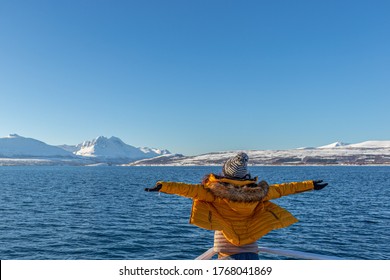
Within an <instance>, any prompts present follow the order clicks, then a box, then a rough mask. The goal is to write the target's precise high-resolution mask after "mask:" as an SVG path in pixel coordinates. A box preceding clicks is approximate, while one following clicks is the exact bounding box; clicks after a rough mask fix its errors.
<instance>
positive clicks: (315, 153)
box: [0, 134, 390, 166]
mask: <svg viewBox="0 0 390 280" xmlns="http://www.w3.org/2000/svg"><path fill="white" fill-rule="evenodd" d="M245 152H246V153H247V154H248V155H249V158H250V164H252V165H342V164H350V165H376V164H382V165H390V141H366V142H361V143H356V144H346V143H343V142H335V143H332V144H329V145H325V146H320V147H304V148H297V149H290V150H249V151H245ZM236 153H237V151H225V152H214V153H207V154H202V155H196V156H184V155H181V154H171V153H170V152H169V151H168V150H160V149H154V148H148V147H139V148H136V147H134V146H131V145H128V144H126V143H124V142H123V141H122V140H121V139H119V138H117V137H110V138H106V137H104V136H99V137H97V138H96V139H93V140H90V141H84V142H83V143H80V144H78V145H61V146H52V145H48V144H46V143H44V142H42V141H39V140H36V139H32V138H25V137H22V136H19V135H17V134H11V135H9V136H6V137H3V138H0V165H96V164H110V165H111V164H114V165H131V166H134V165H147V166H149V165H172V166H186V165H221V164H222V163H223V162H225V161H226V160H227V159H228V158H230V157H232V156H233V155H235V154H236Z"/></svg>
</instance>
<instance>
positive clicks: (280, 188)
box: [264, 181, 314, 200]
mask: <svg viewBox="0 0 390 280" xmlns="http://www.w3.org/2000/svg"><path fill="white" fill-rule="evenodd" d="M313 189H314V185H313V181H304V182H292V183H283V184H275V185H271V186H269V190H268V194H267V195H266V197H265V198H264V200H271V199H276V198H280V197H282V196H285V195H290V194H296V193H301V192H305V191H311V190H313Z"/></svg>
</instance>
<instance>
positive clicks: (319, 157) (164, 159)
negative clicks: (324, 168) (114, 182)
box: [129, 141, 390, 166]
mask: <svg viewBox="0 0 390 280" xmlns="http://www.w3.org/2000/svg"><path fill="white" fill-rule="evenodd" d="M244 152H246V153H247V154H248V156H249V158H250V164H252V165H329V164H332V165H338V164H350V165H367V164H386V165H388V164H390V141H366V142H362V143H357V144H345V143H341V142H336V143H332V144H329V145H325V146H321V147H317V148H299V149H292V150H256V151H253V150H251V151H244ZM236 153H237V151H226V152H218V153H208V154H203V155H197V156H189V157H184V156H160V157H156V158H152V159H145V160H140V161H136V162H133V163H130V164H129V165H176V166H182V165H183V166H184V165H222V164H223V163H224V162H225V161H226V160H227V159H228V158H230V157H232V156H234V155H235V154H236Z"/></svg>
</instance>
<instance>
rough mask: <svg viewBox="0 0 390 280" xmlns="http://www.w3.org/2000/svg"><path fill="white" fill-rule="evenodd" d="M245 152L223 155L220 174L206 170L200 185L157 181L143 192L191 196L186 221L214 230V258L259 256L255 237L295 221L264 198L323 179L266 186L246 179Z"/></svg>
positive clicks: (307, 187) (319, 185) (305, 187)
mask: <svg viewBox="0 0 390 280" xmlns="http://www.w3.org/2000/svg"><path fill="white" fill-rule="evenodd" d="M248 160H249V158H248V155H247V154H245V153H238V154H237V155H236V156H234V157H232V158H230V159H228V160H227V161H226V162H225V163H224V165H223V168H222V176H218V175H215V174H208V175H206V176H205V177H204V179H203V181H202V183H201V184H195V185H194V184H186V183H177V182H161V181H160V182H157V183H156V186H155V187H153V188H146V189H145V191H148V192H152V191H159V192H163V193H167V194H176V195H180V196H184V197H188V198H192V200H193V206H192V211H191V218H190V223H191V224H193V225H196V226H198V227H201V228H204V229H208V230H214V231H215V234H214V250H215V251H216V252H218V258H220V259H222V258H223V259H236V260H237V259H246V260H249V259H252V260H255V259H259V257H258V254H257V253H258V245H257V240H258V239H259V238H261V237H262V236H264V235H265V234H267V233H268V232H269V231H271V230H274V229H279V228H284V227H287V226H290V225H291V224H293V223H295V222H297V221H298V220H297V219H296V218H295V217H294V216H293V215H291V214H290V213H289V212H288V211H287V210H285V209H284V208H282V207H280V206H278V205H276V204H274V203H272V202H270V201H269V200H271V199H276V198H279V197H282V196H285V195H290V194H295V193H300V192H304V191H310V190H313V189H314V190H320V189H322V188H324V187H325V186H326V185H328V184H327V183H322V181H304V182H292V183H284V184H276V185H271V186H269V185H268V184H267V183H266V182H265V181H261V182H260V183H258V182H257V177H255V178H251V176H250V174H249V172H248V169H247V164H248Z"/></svg>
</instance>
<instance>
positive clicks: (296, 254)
mask: <svg viewBox="0 0 390 280" xmlns="http://www.w3.org/2000/svg"><path fill="white" fill-rule="evenodd" d="M259 253H268V254H274V255H278V256H284V257H290V258H294V259H300V260H342V259H341V258H338V257H334V256H327V255H319V254H312V253H305V252H300V251H294V250H285V249H272V248H267V247H259ZM215 254H217V252H215V251H214V248H210V249H208V250H207V251H206V252H204V253H203V254H202V255H200V256H198V257H197V258H196V259H195V260H210V259H211V258H212V257H213V256H214V255H215Z"/></svg>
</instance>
